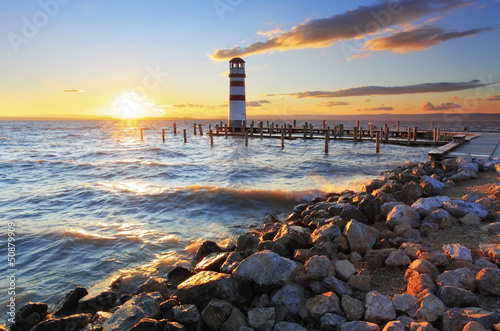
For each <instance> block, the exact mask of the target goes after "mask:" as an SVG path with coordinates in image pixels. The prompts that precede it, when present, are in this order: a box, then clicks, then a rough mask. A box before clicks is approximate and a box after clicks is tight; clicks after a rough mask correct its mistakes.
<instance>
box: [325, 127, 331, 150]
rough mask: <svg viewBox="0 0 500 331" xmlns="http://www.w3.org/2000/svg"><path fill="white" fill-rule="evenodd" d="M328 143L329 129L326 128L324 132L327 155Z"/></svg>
mask: <svg viewBox="0 0 500 331" xmlns="http://www.w3.org/2000/svg"><path fill="white" fill-rule="evenodd" d="M329 141H330V127H327V128H326V131H325V154H328V143H329Z"/></svg>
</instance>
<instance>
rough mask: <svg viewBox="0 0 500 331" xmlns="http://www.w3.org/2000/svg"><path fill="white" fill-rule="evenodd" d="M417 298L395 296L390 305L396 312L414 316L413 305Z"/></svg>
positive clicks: (404, 295) (406, 295)
mask: <svg viewBox="0 0 500 331" xmlns="http://www.w3.org/2000/svg"><path fill="white" fill-rule="evenodd" d="M416 302H417V298H416V297H414V296H413V295H411V294H396V295H395V296H394V298H393V299H392V304H393V305H394V308H395V309H396V311H400V312H404V313H407V314H408V315H409V316H415V312H416V309H415V303H416Z"/></svg>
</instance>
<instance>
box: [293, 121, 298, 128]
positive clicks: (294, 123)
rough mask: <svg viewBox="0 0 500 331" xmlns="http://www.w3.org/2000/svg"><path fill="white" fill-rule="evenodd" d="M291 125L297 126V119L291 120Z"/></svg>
mask: <svg viewBox="0 0 500 331" xmlns="http://www.w3.org/2000/svg"><path fill="white" fill-rule="evenodd" d="M293 127H294V128H295V127H297V120H293Z"/></svg>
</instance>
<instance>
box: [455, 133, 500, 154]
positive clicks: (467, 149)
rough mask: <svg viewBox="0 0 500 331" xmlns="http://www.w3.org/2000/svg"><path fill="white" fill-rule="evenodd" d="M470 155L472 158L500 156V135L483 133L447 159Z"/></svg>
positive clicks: (458, 148)
mask: <svg viewBox="0 0 500 331" xmlns="http://www.w3.org/2000/svg"><path fill="white" fill-rule="evenodd" d="M466 154H470V156H472V157H490V156H491V157H496V156H500V133H482V134H481V135H480V136H479V137H477V138H475V139H472V140H471V141H470V142H468V143H466V144H463V145H461V146H459V147H457V148H456V149H455V150H454V151H452V152H450V153H449V154H447V155H446V157H452V158H455V157H459V156H461V155H466Z"/></svg>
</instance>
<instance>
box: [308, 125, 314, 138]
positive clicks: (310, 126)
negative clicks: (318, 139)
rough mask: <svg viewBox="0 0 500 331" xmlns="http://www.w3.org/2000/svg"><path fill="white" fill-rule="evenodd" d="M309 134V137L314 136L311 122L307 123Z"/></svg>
mask: <svg viewBox="0 0 500 331" xmlns="http://www.w3.org/2000/svg"><path fill="white" fill-rule="evenodd" d="M309 130H310V131H309V134H310V135H311V139H312V138H313V136H314V130H313V125H312V124H309Z"/></svg>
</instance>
